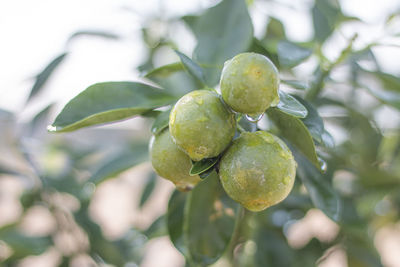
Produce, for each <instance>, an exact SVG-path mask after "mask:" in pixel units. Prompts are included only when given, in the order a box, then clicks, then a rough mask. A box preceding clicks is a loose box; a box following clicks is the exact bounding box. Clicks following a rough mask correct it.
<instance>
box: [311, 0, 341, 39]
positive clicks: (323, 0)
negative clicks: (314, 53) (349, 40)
mask: <svg viewBox="0 0 400 267" xmlns="http://www.w3.org/2000/svg"><path fill="white" fill-rule="evenodd" d="M340 17H341V12H340V8H339V3H338V2H337V0H315V4H314V6H313V8H312V18H313V25H314V34H315V39H316V40H317V41H319V42H320V43H322V42H324V41H325V40H326V39H327V38H328V37H329V36H330V35H331V34H332V32H333V31H334V29H335V26H336V24H337V22H338V20H339V18H340Z"/></svg>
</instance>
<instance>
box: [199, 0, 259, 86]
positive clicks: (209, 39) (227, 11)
mask: <svg viewBox="0 0 400 267" xmlns="http://www.w3.org/2000/svg"><path fill="white" fill-rule="evenodd" d="M193 33H194V34H195V36H196V38H197V46H196V48H195V50H194V56H193V58H194V59H195V60H196V61H197V62H199V63H200V65H201V66H202V65H203V64H204V65H206V66H207V67H209V68H208V69H206V73H205V75H206V81H207V83H208V84H209V85H210V86H213V85H215V84H217V82H218V80H219V77H220V72H221V70H222V66H223V63H224V62H225V61H226V60H228V59H230V58H232V57H234V56H235V55H237V54H239V53H241V52H244V51H247V49H248V48H249V47H250V45H251V42H252V38H253V25H252V22H251V18H250V15H249V12H248V10H247V6H246V3H245V1H243V0H224V1H222V2H220V3H219V4H218V5H216V6H214V7H212V8H209V9H207V11H206V12H205V13H204V14H203V15H202V16H200V17H199V18H198V19H197V20H196V22H195V23H194V25H193Z"/></svg>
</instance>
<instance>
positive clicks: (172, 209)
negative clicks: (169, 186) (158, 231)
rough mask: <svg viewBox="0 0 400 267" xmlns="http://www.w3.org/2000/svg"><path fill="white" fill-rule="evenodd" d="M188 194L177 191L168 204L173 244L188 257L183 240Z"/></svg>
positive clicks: (169, 230) (168, 221)
mask: <svg viewBox="0 0 400 267" xmlns="http://www.w3.org/2000/svg"><path fill="white" fill-rule="evenodd" d="M186 199H187V193H183V192H180V191H178V190H175V191H174V192H173V193H172V195H171V198H170V199H169V202H168V212H167V227H168V234H169V238H170V239H171V242H172V244H174V246H175V247H176V248H177V249H178V250H179V251H180V252H181V253H182V254H183V255H184V256H185V257H186V256H187V248H186V246H185V244H184V238H183V222H184V209H185V204H186Z"/></svg>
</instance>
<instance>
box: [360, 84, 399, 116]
mask: <svg viewBox="0 0 400 267" xmlns="http://www.w3.org/2000/svg"><path fill="white" fill-rule="evenodd" d="M362 86H363V87H364V88H366V89H367V90H368V92H369V93H371V94H372V95H373V96H375V97H376V98H377V99H379V100H380V101H382V102H383V103H385V104H388V105H390V106H392V107H394V108H397V109H399V110H400V91H399V93H397V92H395V91H384V90H379V89H375V88H372V87H368V86H365V85H362Z"/></svg>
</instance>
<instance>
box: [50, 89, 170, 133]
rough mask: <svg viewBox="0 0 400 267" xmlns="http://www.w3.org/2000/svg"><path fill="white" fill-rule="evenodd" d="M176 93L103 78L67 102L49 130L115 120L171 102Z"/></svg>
mask: <svg viewBox="0 0 400 267" xmlns="http://www.w3.org/2000/svg"><path fill="white" fill-rule="evenodd" d="M174 100H175V97H173V96H172V95H170V94H169V93H167V92H166V91H165V90H160V89H157V88H155V87H152V86H150V85H146V84H142V83H136V82H105V83H97V84H94V85H92V86H89V87H88V88H87V89H86V90H84V91H83V92H82V93H80V94H79V95H77V96H76V97H74V98H73V99H72V100H71V101H69V102H68V103H67V105H66V106H65V107H64V109H63V110H62V111H61V112H60V114H59V115H58V116H57V118H56V119H55V121H54V123H53V124H52V125H51V126H50V128H49V129H50V131H52V132H69V131H74V130H77V129H80V128H83V127H87V126H91V125H96V124H104V123H107V122H115V121H118V120H122V119H126V118H129V117H133V116H135V115H140V114H142V113H144V112H146V111H149V110H152V109H154V108H158V107H162V106H166V105H168V104H171V103H172V102H173V101H174Z"/></svg>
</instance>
